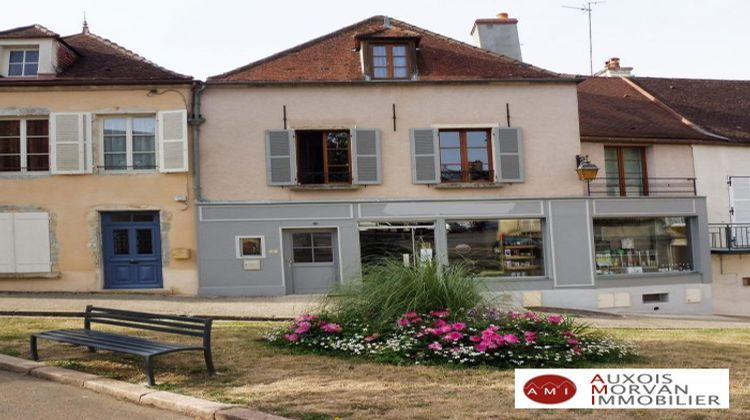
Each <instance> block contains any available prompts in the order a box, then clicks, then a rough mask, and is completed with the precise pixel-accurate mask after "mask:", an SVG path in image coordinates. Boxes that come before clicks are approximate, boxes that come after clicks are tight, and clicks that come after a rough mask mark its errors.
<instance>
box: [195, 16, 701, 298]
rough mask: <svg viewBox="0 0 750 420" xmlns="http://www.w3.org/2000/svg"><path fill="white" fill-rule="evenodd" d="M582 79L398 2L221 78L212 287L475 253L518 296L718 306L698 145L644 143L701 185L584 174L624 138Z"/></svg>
mask: <svg viewBox="0 0 750 420" xmlns="http://www.w3.org/2000/svg"><path fill="white" fill-rule="evenodd" d="M516 22H517V21H516V20H515V19H509V18H508V17H507V16H499V17H498V18H497V19H480V20H478V21H477V22H476V23H475V28H474V30H473V33H475V34H478V35H477V36H479V37H480V38H481V37H485V38H486V37H497V38H498V39H500V38H503V39H506V38H507V37H506V35H508V34H507V33H505V32H507V31H508V30H510V31H512V32H514V31H515V24H516ZM480 41H482V40H480ZM480 44H481V45H501V44H502V43H501V42H492V40H488V39H484V41H483V42H480ZM516 47H517V46H516ZM488 48H489V47H488ZM498 48H502V47H498ZM511 56H512V55H511ZM579 82H581V79H577V78H574V77H569V76H564V75H560V74H556V73H553V72H549V71H547V70H543V69H539V68H536V67H533V66H531V65H529V64H527V63H523V62H521V61H517V60H515V59H511V58H509V56H508V55H507V54H505V52H504V51H503V50H502V49H500V50H498V51H488V50H486V49H480V48H477V47H473V46H471V45H468V44H464V43H462V42H460V41H456V40H453V39H450V38H447V37H444V36H441V35H439V34H435V33H432V32H430V31H427V30H425V29H422V28H418V27H415V26H413V25H410V24H408V23H405V22H402V21H399V20H396V19H392V18H390V17H387V16H375V17H372V18H370V19H366V20H364V21H362V22H358V23H355V24H353V25H351V26H348V27H346V28H343V29H340V30H338V31H336V32H333V33H331V34H328V35H325V36H323V37H320V38H317V39H315V40H311V41H309V42H307V43H305V44H302V45H300V46H297V47H294V48H291V49H290V50H287V51H283V52H280V53H278V54H275V55H273V56H271V57H268V58H265V59H262V60H260V61H258V62H255V63H251V64H249V65H247V66H244V67H241V68H238V69H236V70H232V71H230V72H227V73H224V74H222V75H217V76H214V77H211V78H209V79H208V81H207V82H206V85H205V89H204V90H203V91H202V93H201V94H200V106H201V114H202V115H203V116H205V118H206V121H205V123H204V124H202V125H201V127H200V145H201V146H200V151H199V156H200V162H199V169H200V178H199V179H197V181H198V182H199V188H200V191H201V196H200V199H199V202H198V237H199V244H200V245H199V256H200V257H199V267H200V269H199V270H200V288H199V293H200V294H201V295H208V296H240V295H271V296H273V295H285V294H311V293H313V294H314V293H324V292H325V291H327V290H328V289H329V288H330V287H331V286H333V285H335V284H337V283H341V282H344V281H347V280H349V279H353V278H357V277H358V276H359V275H360V273H361V272H362V270H366V269H367V267H368V265H369V264H372V263H377V262H378V261H382V260H383V259H390V260H395V261H399V262H402V263H403V264H407V265H408V264H411V265H416V264H422V263H425V262H426V261H434V262H437V263H441V264H458V263H461V264H466V265H467V266H468V267H469V269H470V270H471V271H472V273H473V274H474V275H475V276H476V277H477V279H479V280H480V281H482V282H484V283H485V284H486V285H487V286H488V287H489V289H490V290H491V292H492V293H494V294H496V295H497V296H499V297H500V298H501V299H504V300H505V301H506V302H507V303H508V304H513V305H519V306H520V305H523V306H527V307H539V306H547V307H566V308H581V309H599V310H605V311H613V312H618V311H628V312H634V311H635V312H653V311H661V312H667V313H709V312H710V311H711V298H712V297H711V286H710V282H711V270H710V259H709V254H708V240H707V238H708V233H707V231H706V226H707V224H706V208H705V200H704V199H703V198H702V197H699V196H697V195H696V194H695V191H694V188H693V180H692V177H693V176H694V174H693V172H691V171H688V170H686V169H685V167H684V165H682V164H681V163H674V162H673V161H672V159H671V158H670V156H665V155H664V153H665V151H666V153H668V154H674V155H675V156H678V157H679V158H680V159H683V158H685V159H688V160H690V159H692V155H691V153H690V146H689V145H688V146H684V145H682V144H676V145H669V144H665V145H661V144H660V145H659V146H657V147H655V148H654V149H652V150H651V151H650V152H649V153H651V154H650V155H649V157H648V158H649V159H651V160H653V161H658V162H664V167H663V168H660V170H661V171H662V173H665V174H666V173H670V170H671V168H674V169H675V171H677V172H676V175H674V174H671V173H670V175H671V176H683V177H688V178H690V179H689V180H688V181H686V182H688V183H689V187H690V189H689V191H685V192H683V193H680V194H676V195H672V196H664V195H644V194H637V195H627V194H626V195H622V196H621V195H620V194H619V193H618V194H613V193H611V192H612V191H610V190H611V188H612V185H609V184H608V183H607V181H606V180H602V181H601V182H602V183H603V184H602V185H603V187H602V188H603V189H601V190H596V189H594V190H592V189H590V186H591V185H590V183H587V182H583V181H581V180H580V179H579V177H578V175H577V173H576V168H577V165H578V164H579V163H580V160H581V158H582V157H583V154H589V155H590V159H592V160H593V161H595V162H598V164H600V166H601V167H602V168H604V166H606V164H605V162H604V161H605V160H606V155H607V154H608V153H611V152H608V151H606V150H605V146H604V142H600V143H593V142H592V143H588V142H587V143H583V144H582V143H581V131H580V129H579V119H578V112H579V103H578V101H579V94H578V91H577V85H578V83H579ZM598 159H601V161H599V160H598ZM658 165H659V166H661V163H659V164H658ZM690 167H691V168H692V164H691V165H690ZM604 172H605V171H604V170H603V171H602V173H604ZM657 173H659V172H658V171H657ZM662 176H666V175H662ZM594 184H596V182H594Z"/></svg>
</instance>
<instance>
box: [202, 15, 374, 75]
mask: <svg viewBox="0 0 750 420" xmlns="http://www.w3.org/2000/svg"><path fill="white" fill-rule="evenodd" d="M383 18H385V15H375V16H370V17H369V18H367V19H363V20H360V21H359V22H355V23H353V24H351V25H347V26H344V27H342V28H339V29H336V30H335V31H332V32H329V33H327V34H324V35H321V36H319V37H316V38H313V39H310V40H308V41H305V42H303V43H301V44H297V45H295V46H292V47H289V48H287V49H285V50H281V51H279V52H277V53H274V54H271V55H269V56H267V57H263V58H261V59H259V60H255V61H253V62H250V63H248V64H245V65H244V66H240V67H237V68H235V69H232V70H229V71H225V72H224V73H220V74H217V75H214V76H209V77H208V78H207V79H206V80H216V79H219V78H222V77H227V76H230V75H232V74H235V73H239V72H241V71H245V70H247V69H250V68H253V67H255V66H258V65H260V64H264V63H267V62H269V61H271V60H274V59H276V58H278V57H281V56H283V55H286V54H289V53H292V52H295V51H298V50H301V49H303V48H306V47H308V46H310V45H313V44H315V43H316V42H320V41H323V40H326V39H329V38H332V37H333V36H335V35H338V34H340V33H341V32H345V31H347V30H349V29H352V28H354V27H356V26H358V25H361V24H363V23H365V22H369V21H371V20H375V19H383Z"/></svg>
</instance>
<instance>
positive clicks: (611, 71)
mask: <svg viewBox="0 0 750 420" xmlns="http://www.w3.org/2000/svg"><path fill="white" fill-rule="evenodd" d="M594 76H600V77H617V76H625V77H631V76H633V68H632V67H622V66H620V58H619V57H612V58H610V59H609V60H607V61H605V62H604V69H602V70H599V71H598V72H596V73H594Z"/></svg>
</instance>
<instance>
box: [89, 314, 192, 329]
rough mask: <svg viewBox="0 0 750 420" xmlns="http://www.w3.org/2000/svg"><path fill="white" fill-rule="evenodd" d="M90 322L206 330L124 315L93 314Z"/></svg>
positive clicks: (188, 324)
mask: <svg viewBox="0 0 750 420" xmlns="http://www.w3.org/2000/svg"><path fill="white" fill-rule="evenodd" d="M88 318H89V320H90V321H91V322H99V320H101V319H114V320H123V321H133V322H136V323H138V324H146V325H151V324H153V325H160V326H165V327H174V328H177V329H180V330H182V329H186V330H197V331H203V330H204V329H206V326H205V325H203V324H196V323H180V322H175V321H162V320H159V319H154V318H149V319H145V318H142V317H137V316H133V315H122V314H103V313H91V314H90V315H89V317H88Z"/></svg>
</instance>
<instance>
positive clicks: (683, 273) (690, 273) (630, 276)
mask: <svg viewBox="0 0 750 420" xmlns="http://www.w3.org/2000/svg"><path fill="white" fill-rule="evenodd" d="M702 274H703V273H701V272H699V271H660V272H655V273H630V274H597V275H596V280H604V281H606V280H623V279H635V278H650V277H674V276H700V275H702Z"/></svg>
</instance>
